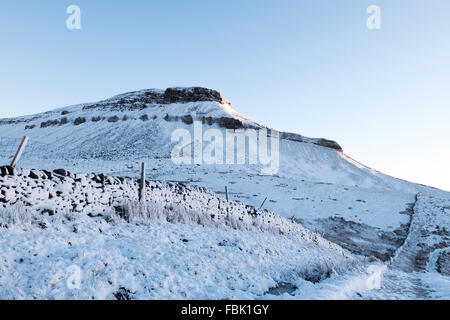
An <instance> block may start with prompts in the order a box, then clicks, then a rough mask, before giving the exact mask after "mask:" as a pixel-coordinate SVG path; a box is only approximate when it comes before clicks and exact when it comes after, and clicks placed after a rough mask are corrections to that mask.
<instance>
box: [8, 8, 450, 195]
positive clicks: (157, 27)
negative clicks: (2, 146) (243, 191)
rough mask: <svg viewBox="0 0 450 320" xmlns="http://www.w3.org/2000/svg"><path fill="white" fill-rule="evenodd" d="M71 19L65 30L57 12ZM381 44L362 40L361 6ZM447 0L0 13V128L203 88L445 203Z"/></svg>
mask: <svg viewBox="0 0 450 320" xmlns="http://www.w3.org/2000/svg"><path fill="white" fill-rule="evenodd" d="M72 4H75V5H78V6H79V7H80V8H81V30H68V29H67V28H66V20H67V18H68V16H69V15H68V14H67V13H66V8H67V7H68V6H69V5H72ZM372 4H374V5H378V6H379V7H380V8H381V30H369V29H367V27H366V20H367V18H368V15H367V13H366V9H367V7H368V6H369V5H372ZM449 12H450V1H448V0H433V1H429V0H395V1H392V0H370V1H366V0H358V1H355V0H339V1H336V0H327V1H326V0H315V1H313V0H310V1H306V0H304V1H301V0H289V1H288V0H272V1H267V0H265V1H263V0H239V1H238V0H227V1H219V0H192V1H182V0H177V1H174V0H164V1H162V0H160V1H150V0H149V1H143V0H127V1H125V0H123V1H120V0H114V1H109V0H108V1H106V0H95V1H92V0H70V1H65V0H53V1H50V0H41V1H34V0H30V1H23V0H14V1H13V0H2V1H1V4H0V117H13V116H18V115H24V114H32V113H36V112H41V111H47V110H49V109H51V108H56V107H63V106H67V105H71V104H76V103H80V102H89V101H96V100H99V99H103V98H107V97H109V96H112V95H115V94H119V93H123V92H126V91H134V90H137V89H143V88H166V87H171V86H205V87H209V88H213V89H217V90H219V91H221V92H222V93H223V95H224V97H225V98H226V99H227V100H229V101H231V102H232V104H233V106H234V107H235V109H236V110H237V111H239V112H240V113H242V114H244V115H246V116H247V117H249V118H250V119H252V120H255V121H257V122H260V123H263V124H265V125H268V126H270V127H274V128H276V129H278V130H283V131H291V132H297V133H300V134H303V135H306V136H312V137H325V138H330V139H334V140H337V141H338V142H339V143H340V144H341V145H342V146H343V148H344V151H345V152H346V153H347V154H348V155H349V156H351V157H353V158H354V159H356V160H358V161H360V162H362V163H364V164H366V165H368V166H370V167H372V168H374V169H377V170H380V171H382V172H384V173H387V174H390V175H393V176H396V177H399V178H404V179H407V180H410V181H414V182H418V183H424V184H428V185H432V186H436V187H440V188H442V189H446V190H450V169H449V164H450V79H449V77H450V15H449Z"/></svg>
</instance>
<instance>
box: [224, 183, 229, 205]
mask: <svg viewBox="0 0 450 320" xmlns="http://www.w3.org/2000/svg"><path fill="white" fill-rule="evenodd" d="M225 197H226V199H227V201H228V199H229V198H228V186H225Z"/></svg>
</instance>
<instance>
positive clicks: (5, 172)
mask: <svg viewBox="0 0 450 320" xmlns="http://www.w3.org/2000/svg"><path fill="white" fill-rule="evenodd" d="M0 175H1V176H2V177H4V176H6V175H8V170H7V169H6V167H0Z"/></svg>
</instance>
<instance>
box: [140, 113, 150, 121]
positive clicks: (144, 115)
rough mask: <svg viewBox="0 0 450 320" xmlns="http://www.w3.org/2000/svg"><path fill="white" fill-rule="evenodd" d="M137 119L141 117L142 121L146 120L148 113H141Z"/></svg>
mask: <svg viewBox="0 0 450 320" xmlns="http://www.w3.org/2000/svg"><path fill="white" fill-rule="evenodd" d="M139 119H141V120H142V121H148V115H146V114H143V115H142V116H140V117H139Z"/></svg>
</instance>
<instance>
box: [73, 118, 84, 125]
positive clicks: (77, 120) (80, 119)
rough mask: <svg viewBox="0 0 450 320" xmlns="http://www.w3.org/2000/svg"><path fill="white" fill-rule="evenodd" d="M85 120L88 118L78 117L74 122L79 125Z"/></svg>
mask: <svg viewBox="0 0 450 320" xmlns="http://www.w3.org/2000/svg"><path fill="white" fill-rule="evenodd" d="M85 122H86V118H83V117H78V118H76V119H75V121H74V122H73V124H74V125H76V126H78V125H80V124H82V123H85Z"/></svg>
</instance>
